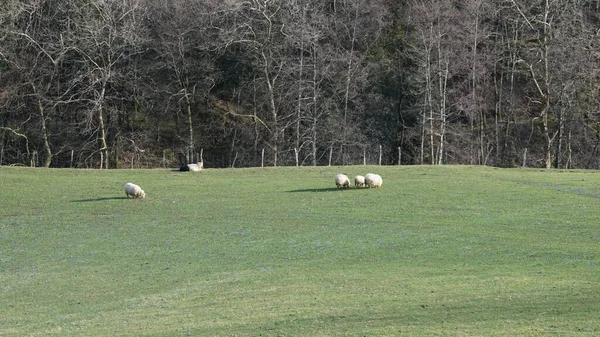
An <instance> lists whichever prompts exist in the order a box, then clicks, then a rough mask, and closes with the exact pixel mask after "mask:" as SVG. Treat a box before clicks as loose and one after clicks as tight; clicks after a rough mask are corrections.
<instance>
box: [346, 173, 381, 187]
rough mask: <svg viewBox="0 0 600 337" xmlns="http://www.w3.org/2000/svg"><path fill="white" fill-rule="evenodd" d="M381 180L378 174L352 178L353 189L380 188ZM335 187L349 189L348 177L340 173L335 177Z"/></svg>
mask: <svg viewBox="0 0 600 337" xmlns="http://www.w3.org/2000/svg"><path fill="white" fill-rule="evenodd" d="M381 184H383V179H381V176H380V175H379V174H375V173H367V174H365V175H364V176H355V177H354V187H369V188H371V187H381ZM335 186H337V187H338V188H339V187H350V179H348V176H347V175H345V174H343V173H340V174H338V175H336V176H335Z"/></svg>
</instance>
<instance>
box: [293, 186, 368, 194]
mask: <svg viewBox="0 0 600 337" xmlns="http://www.w3.org/2000/svg"><path fill="white" fill-rule="evenodd" d="M358 189H359V188H337V187H327V188H304V189H300V190H291V191H287V192H290V193H298V192H304V193H307V192H334V191H349V190H358Z"/></svg>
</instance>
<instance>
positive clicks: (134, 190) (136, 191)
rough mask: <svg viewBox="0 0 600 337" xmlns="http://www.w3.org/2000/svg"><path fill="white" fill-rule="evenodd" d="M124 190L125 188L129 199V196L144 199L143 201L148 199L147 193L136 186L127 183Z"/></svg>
mask: <svg viewBox="0 0 600 337" xmlns="http://www.w3.org/2000/svg"><path fill="white" fill-rule="evenodd" d="M124 188H125V195H126V196H127V198H129V196H132V197H134V198H142V199H143V198H145V197H146V192H144V190H142V188H141V187H139V186H138V185H136V184H133V183H127V184H125V186H124Z"/></svg>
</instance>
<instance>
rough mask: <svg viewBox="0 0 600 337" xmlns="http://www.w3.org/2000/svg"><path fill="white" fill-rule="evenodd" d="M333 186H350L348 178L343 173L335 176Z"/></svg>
mask: <svg viewBox="0 0 600 337" xmlns="http://www.w3.org/2000/svg"><path fill="white" fill-rule="evenodd" d="M335 186H337V187H350V179H348V176H347V175H345V174H342V173H340V174H338V175H336V176H335Z"/></svg>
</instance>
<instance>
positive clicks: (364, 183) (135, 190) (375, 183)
mask: <svg viewBox="0 0 600 337" xmlns="http://www.w3.org/2000/svg"><path fill="white" fill-rule="evenodd" d="M381 184H383V180H382V179H381V176H380V175H379V174H374V173H367V174H365V175H364V176H355V177H354V186H355V187H369V188H371V187H381ZM335 185H336V186H337V187H350V179H348V176H347V175H345V174H342V173H340V174H338V175H336V176H335ZM123 188H124V189H125V196H126V197H127V198H129V197H133V198H134V199H137V198H142V199H144V198H145V197H146V192H144V190H143V189H142V188H141V187H139V186H138V185H136V184H134V183H127V184H125V186H123Z"/></svg>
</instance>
